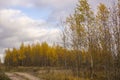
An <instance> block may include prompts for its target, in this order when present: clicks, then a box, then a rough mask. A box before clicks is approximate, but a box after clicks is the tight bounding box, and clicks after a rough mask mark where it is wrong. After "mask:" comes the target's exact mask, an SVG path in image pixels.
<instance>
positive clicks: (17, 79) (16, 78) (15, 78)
mask: <svg viewBox="0 0 120 80" xmlns="http://www.w3.org/2000/svg"><path fill="white" fill-rule="evenodd" d="M6 75H7V76H8V77H9V78H10V79H11V80H42V79H39V78H38V77H35V76H33V75H31V74H29V73H25V72H15V73H6Z"/></svg>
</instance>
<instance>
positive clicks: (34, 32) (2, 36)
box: [0, 0, 112, 58]
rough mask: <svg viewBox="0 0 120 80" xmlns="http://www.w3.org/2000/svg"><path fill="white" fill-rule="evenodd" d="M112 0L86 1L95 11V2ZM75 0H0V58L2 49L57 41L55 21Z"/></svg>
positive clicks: (62, 16) (58, 19)
mask: <svg viewBox="0 0 120 80" xmlns="http://www.w3.org/2000/svg"><path fill="white" fill-rule="evenodd" d="M110 1H112V0H89V3H90V5H91V8H92V9H93V10H94V11H96V6H97V5H98V4H99V3H105V4H107V5H109V3H110ZM77 2H78V0H64V1H63V0H0V57H2V58H3V54H4V51H5V49H7V48H13V47H19V46H20V44H21V43H22V42H24V43H26V44H32V43H35V42H44V41H47V42H48V43H49V44H53V43H58V42H59V41H60V40H59V39H60V29H59V26H58V25H59V22H60V20H61V19H63V20H64V19H65V18H66V17H67V16H68V15H69V14H70V13H72V12H73V11H74V8H75V6H76V3H77Z"/></svg>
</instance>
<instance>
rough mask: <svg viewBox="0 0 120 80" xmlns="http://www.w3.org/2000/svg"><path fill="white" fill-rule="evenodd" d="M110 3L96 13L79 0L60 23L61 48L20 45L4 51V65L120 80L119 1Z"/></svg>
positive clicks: (106, 79) (86, 2) (85, 0)
mask: <svg viewBox="0 0 120 80" xmlns="http://www.w3.org/2000/svg"><path fill="white" fill-rule="evenodd" d="M113 3H114V4H113V5H112V6H111V7H107V6H106V5H105V4H103V3H100V4H99V5H98V7H97V12H96V11H92V9H91V7H90V5H89V3H88V1H87V0H79V1H78V3H77V6H76V8H75V9H74V13H73V14H71V15H69V16H68V17H67V18H66V21H65V22H63V23H62V29H61V32H62V36H61V39H62V41H63V46H62V47H61V46H59V45H53V46H49V45H48V44H47V43H46V42H45V43H41V44H39V43H37V44H33V45H27V46H25V45H24V44H21V47H20V48H19V49H16V48H13V49H12V50H10V49H8V50H6V56H5V64H6V65H7V66H43V67H45V66H51V67H64V68H67V69H71V70H72V71H73V74H74V75H76V76H80V77H84V78H86V79H87V78H90V79H93V80H94V79H96V78H100V80H120V76H119V75H120V0H114V1H113ZM97 80H98V79H97Z"/></svg>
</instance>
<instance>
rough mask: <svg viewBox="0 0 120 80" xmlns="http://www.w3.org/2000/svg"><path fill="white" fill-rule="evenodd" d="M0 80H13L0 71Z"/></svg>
mask: <svg viewBox="0 0 120 80" xmlns="http://www.w3.org/2000/svg"><path fill="white" fill-rule="evenodd" d="M0 80H11V79H9V78H8V76H6V75H5V73H4V72H3V71H2V70H0Z"/></svg>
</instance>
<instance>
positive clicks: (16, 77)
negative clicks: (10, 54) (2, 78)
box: [5, 73, 26, 80]
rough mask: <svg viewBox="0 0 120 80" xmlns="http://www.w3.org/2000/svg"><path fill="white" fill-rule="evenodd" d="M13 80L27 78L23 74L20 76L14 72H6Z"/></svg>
mask: <svg viewBox="0 0 120 80" xmlns="http://www.w3.org/2000/svg"><path fill="white" fill-rule="evenodd" d="M5 74H6V75H7V76H8V77H9V78H10V79H11V80H26V79H25V78H22V77H21V76H18V75H16V74H14V73H5Z"/></svg>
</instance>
